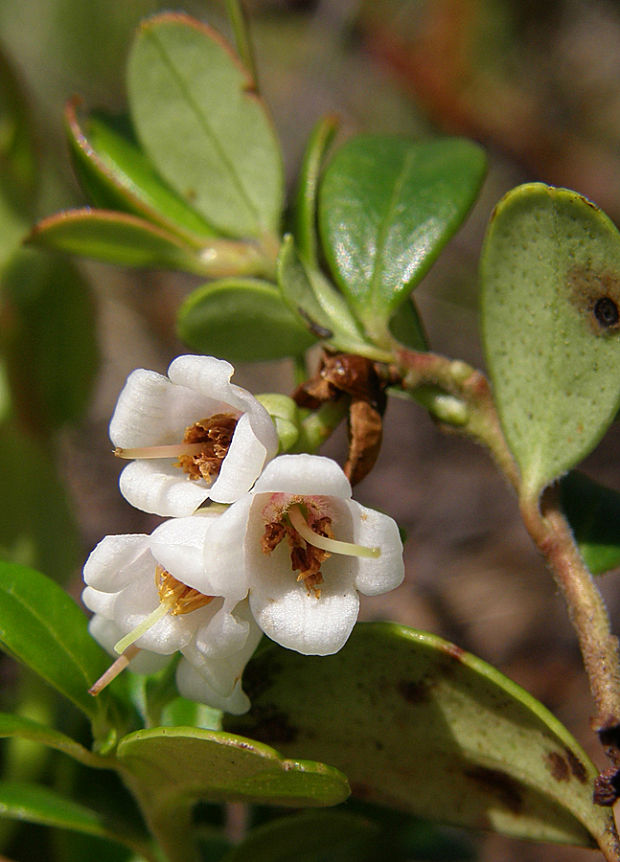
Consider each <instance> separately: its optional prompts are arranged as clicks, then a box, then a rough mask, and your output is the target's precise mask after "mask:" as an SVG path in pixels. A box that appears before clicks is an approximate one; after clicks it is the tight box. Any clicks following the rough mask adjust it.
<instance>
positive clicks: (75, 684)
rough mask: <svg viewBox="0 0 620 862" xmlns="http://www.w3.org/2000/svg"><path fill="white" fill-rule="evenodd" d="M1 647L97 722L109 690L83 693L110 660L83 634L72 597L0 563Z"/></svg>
mask: <svg viewBox="0 0 620 862" xmlns="http://www.w3.org/2000/svg"><path fill="white" fill-rule="evenodd" d="M0 648H2V649H3V650H4V651H5V652H7V653H9V655H11V656H13V657H14V658H16V659H18V661H21V662H23V664H25V665H27V666H28V667H30V668H31V669H32V670H33V671H35V672H36V673H38V674H39V676H41V677H43V679H44V680H45V681H46V682H47V683H49V684H50V685H51V686H53V687H54V688H55V689H56V690H57V691H59V692H60V693H61V694H63V695H64V696H65V697H67V698H68V699H69V700H70V701H72V702H73V703H74V704H75V706H77V707H78V708H79V709H81V710H82V712H84V713H85V714H86V715H87V716H88V717H89V718H90V719H91V720H93V721H94V722H95V723H96V733H97V732H98V733H101V732H104V731H105V728H103V722H104V721H105V714H106V710H107V708H108V706H109V705H110V703H111V694H110V690H109V689H106V690H105V691H104V692H102V693H101V694H100V695H99V696H98V697H96V698H95V697H91V696H90V695H89V694H88V689H89V688H90V686H91V685H92V684H93V682H94V681H95V680H97V679H98V678H99V677H100V676H101V674H102V673H103V671H104V670H105V669H106V667H107V666H108V665H109V663H110V661H109V658H108V656H107V655H106V653H105V652H104V651H103V650H102V649H101V647H100V646H99V645H98V644H97V643H95V641H94V640H93V638H92V637H91V636H90V634H89V633H88V629H87V620H86V617H85V615H84V614H83V613H82V611H81V610H80V609H79V607H78V606H77V605H76V603H75V602H74V601H73V599H72V598H70V597H69V596H68V595H67V593H65V592H64V590H62V589H61V588H60V587H58V586H57V585H56V584H55V583H54V582H53V581H51V580H50V579H49V578H46V577H45V575H42V574H41V573H40V572H37V571H35V570H34V569H28V568H26V567H25V566H19V565H16V564H12V563H2V562H0Z"/></svg>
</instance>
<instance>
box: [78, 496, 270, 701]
mask: <svg viewBox="0 0 620 862" xmlns="http://www.w3.org/2000/svg"><path fill="white" fill-rule="evenodd" d="M218 516H219V513H218V512H213V511H207V512H205V513H201V514H199V515H194V516H191V517H188V518H178V519H174V520H171V521H167V522H165V523H164V524H162V525H161V526H160V527H158V528H157V529H156V530H155V531H154V532H153V533H152V535H151V536H146V535H124V536H106V537H105V538H104V539H103V540H102V541H101V542H100V543H99V544H98V545H97V547H96V548H95V549H94V551H93V552H92V553H91V555H90V557H89V558H88V560H87V562H86V565H85V567H84V580H85V582H86V584H87V586H86V588H85V589H84V592H83V594H82V599H83V601H84V604H85V605H86V606H87V607H88V608H90V610H92V611H94V612H95V616H94V617H93V618H92V620H91V622H90V631H91V634H92V635H93V637H95V639H96V640H97V641H99V643H101V644H102V646H104V647H105V648H106V649H107V650H108V651H110V652H112V653H114V651H116V653H117V654H118V653H122V654H123V656H124V657H125V659H126V660H125V661H124V663H123V664H121V665H120V666H119V668H120V669H122V667H123V666H126V665H127V664H128V663H129V662H131V667H132V669H133V670H135V671H137V672H138V673H151V672H153V671H155V670H158V669H159V668H161V667H163V666H164V665H165V664H166V663H167V662H168V660H169V658H170V656H171V655H172V654H173V653H175V652H177V651H180V652H181V653H182V654H183V658H182V659H181V661H180V663H179V666H178V668H177V677H176V678H177V686H178V688H179V691H180V693H181V694H182V695H184V696H185V697H188V698H190V699H192V700H198V701H201V702H203V703H207V704H208V705H209V706H213V707H216V708H218V709H223V710H226V711H227V712H233V713H235V714H239V713H242V712H245V711H246V710H247V709H248V708H249V701H248V699H247V697H246V695H245V694H244V692H243V690H242V688H241V682H240V680H241V674H242V672H243V669H244V667H245V664H246V662H247V661H248V659H249V658H250V656H251V655H252V653H253V652H254V649H255V648H256V645H257V643H258V641H259V639H260V636H261V632H260V629H259V628H258V626H257V625H256V623H255V622H254V620H253V619H252V615H251V613H250V611H249V608H248V606H247V602H241V603H239V602H237V600H236V599H235V598H230V596H229V595H228V594H227V591H226V589H223V590H220V591H219V592H216V591H214V590H212V589H211V588H210V584H209V582H208V580H206V579H205V577H204V573H203V566H202V562H203V556H204V543H205V538H206V535H207V533H208V532H209V529H210V528H211V527H213V526H216V524H217V519H218ZM196 584H199V585H200V589H197V588H196ZM204 590H207V592H206V593H205V592H203V591H204ZM134 655H135V657H134ZM104 677H105V674H104ZM102 679H103V677H102ZM108 681H109V679H107V678H106V679H105V680H104V682H103V684H102V685H99V686H98V687H96V688H95V687H94V688H95V691H99V690H100V689H101V688H102V687H103V685H105V684H107V682H108Z"/></svg>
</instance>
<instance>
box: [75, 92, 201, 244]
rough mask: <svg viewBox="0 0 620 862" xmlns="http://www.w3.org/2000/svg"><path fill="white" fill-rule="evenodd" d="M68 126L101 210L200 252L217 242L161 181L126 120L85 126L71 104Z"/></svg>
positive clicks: (96, 118)
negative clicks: (144, 223) (205, 243)
mask: <svg viewBox="0 0 620 862" xmlns="http://www.w3.org/2000/svg"><path fill="white" fill-rule="evenodd" d="M65 125H66V130H67V136H68V139H69V146H70V147H71V154H72V156H73V163H74V167H75V169H76V172H77V174H78V177H79V179H80V183H81V185H82V187H83V188H84V190H85V191H86V192H87V194H88V195H89V196H90V198H91V200H92V202H93V203H94V204H95V205H96V206H98V207H101V208H103V209H120V210H123V211H125V212H129V213H133V214H135V215H139V216H142V217H143V218H146V219H147V220H149V221H153V222H155V223H156V224H159V225H161V226H162V227H164V228H167V229H168V230H171V231H172V232H173V233H176V234H178V235H180V236H181V237H182V238H183V239H185V240H186V241H187V242H190V243H191V244H193V245H195V246H196V247H199V246H200V244H201V239H204V238H206V237H209V236H213V234H214V231H213V229H212V228H211V227H210V225H209V224H207V222H205V221H204V219H202V218H201V217H200V216H199V215H198V213H197V212H196V211H195V210H194V209H193V208H192V207H190V206H188V205H187V204H186V203H185V201H183V200H182V199H181V198H180V197H179V196H178V195H177V194H175V193H174V192H173V191H172V189H170V188H169V187H168V186H167V185H166V184H165V183H164V182H163V180H162V179H161V178H160V177H159V176H158V174H157V173H156V171H155V169H154V168H153V166H152V165H151V163H150V162H149V160H148V159H147V158H146V156H145V155H144V153H143V152H142V150H140V148H139V146H138V144H137V142H136V141H135V140H134V138H133V135H132V132H131V129H130V128H129V124H128V122H127V121H126V120H125V121H124V118H118V117H116V118H112V117H108V116H106V115H104V114H97V113H95V114H91V115H90V116H89V117H87V118H86V119H85V121H83V122H81V121H80V119H79V118H78V115H77V111H76V105H75V102H70V103H69V104H68V105H67V108H66V110H65Z"/></svg>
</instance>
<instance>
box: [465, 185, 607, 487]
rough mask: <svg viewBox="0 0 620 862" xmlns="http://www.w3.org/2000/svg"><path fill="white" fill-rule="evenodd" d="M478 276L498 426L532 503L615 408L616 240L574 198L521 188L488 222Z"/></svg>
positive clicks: (589, 444) (592, 210) (589, 207)
mask: <svg viewBox="0 0 620 862" xmlns="http://www.w3.org/2000/svg"><path fill="white" fill-rule="evenodd" d="M481 273H482V327H483V335H484V342H485V350H486V358H487V364H488V367H489V371H490V375H491V379H492V382H493V388H494V392H495V398H496V401H497V405H498V409H499V414H500V419H501V422H502V426H503V428H504V433H505V434H506V438H507V440H508V444H509V446H510V448H511V450H512V453H513V455H514V456H515V458H516V460H517V462H518V464H519V467H520V469H521V473H522V479H523V493H524V494H525V495H526V496H531V497H533V498H535V497H537V496H538V495H539V494H540V492H541V491H542V489H543V488H544V487H545V486H546V485H547V484H549V483H550V482H552V481H553V480H554V479H556V478H557V477H558V476H560V475H561V474H562V473H564V472H566V471H567V470H569V469H570V468H571V467H574V466H575V465H576V464H577V463H579V461H581V460H582V458H584V457H585V456H586V455H587V454H588V453H589V452H590V451H591V450H592V449H593V448H594V446H595V445H596V444H597V443H598V441H599V440H600V438H601V437H602V435H603V434H604V433H605V431H606V430H607V428H608V426H609V425H610V424H611V422H612V420H613V418H614V416H615V415H616V413H617V411H618V407H619V406H620V376H619V375H618V368H619V367H620V322H619V321H620V234H618V231H617V230H616V228H615V226H614V225H613V224H612V222H611V221H610V220H609V219H608V218H607V216H606V215H604V213H602V212H601V211H600V210H599V209H597V207H595V206H594V204H592V203H591V202H590V201H588V200H586V198H584V197H582V196H581V195H578V194H576V193H575V192H571V191H568V190H566V189H556V188H553V187H551V186H546V185H543V184H542V183H531V184H528V185H524V186H519V187H518V188H517V189H514V190H513V191H511V192H509V193H508V194H507V195H506V196H505V197H504V198H503V199H502V200H501V201H500V203H499V204H498V205H497V207H496V209H495V211H494V213H493V215H492V217H491V222H490V225H489V228H488V231H487V236H486V239H485V243H484V251H483V256H482V262H481Z"/></svg>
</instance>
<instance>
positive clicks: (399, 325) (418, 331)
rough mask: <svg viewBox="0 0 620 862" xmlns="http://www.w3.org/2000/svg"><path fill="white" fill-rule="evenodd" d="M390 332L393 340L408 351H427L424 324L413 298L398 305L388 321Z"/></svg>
mask: <svg viewBox="0 0 620 862" xmlns="http://www.w3.org/2000/svg"><path fill="white" fill-rule="evenodd" d="M390 332H391V333H392V335H393V336H394V338H395V339H396V340H397V341H398V342H399V343H400V344H403V345H404V346H405V347H408V348H409V349H410V350H421V351H424V350H428V340H427V338H426V332H425V331H424V324H423V323H422V318H421V317H420V314H419V312H418V309H417V307H416V304H415V302H414V301H413V297H409V298H407V299H406V300H405V301H404V302H403V304H402V305H399V306H398V308H397V309H396V311H395V312H394V316H393V317H392V319H391V320H390Z"/></svg>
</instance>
